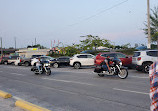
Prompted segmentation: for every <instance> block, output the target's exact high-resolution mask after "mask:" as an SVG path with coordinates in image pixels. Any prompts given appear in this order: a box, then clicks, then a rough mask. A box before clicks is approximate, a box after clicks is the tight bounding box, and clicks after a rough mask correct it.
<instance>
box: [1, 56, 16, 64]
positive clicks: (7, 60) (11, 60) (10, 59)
mask: <svg viewBox="0 0 158 111" xmlns="http://www.w3.org/2000/svg"><path fill="white" fill-rule="evenodd" d="M18 57H19V56H9V57H6V58H5V59H4V60H3V64H6V65H7V64H15V61H16V60H17V58H18Z"/></svg>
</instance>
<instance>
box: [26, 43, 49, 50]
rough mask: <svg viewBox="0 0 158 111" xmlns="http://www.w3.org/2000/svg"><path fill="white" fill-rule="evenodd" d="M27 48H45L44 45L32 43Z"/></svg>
mask: <svg viewBox="0 0 158 111" xmlns="http://www.w3.org/2000/svg"><path fill="white" fill-rule="evenodd" d="M27 48H39V49H46V47H44V46H42V45H40V44H37V45H33V46H30V45H28V46H27Z"/></svg>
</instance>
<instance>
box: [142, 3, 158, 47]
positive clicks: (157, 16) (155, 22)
mask: <svg viewBox="0 0 158 111" xmlns="http://www.w3.org/2000/svg"><path fill="white" fill-rule="evenodd" d="M151 12H152V14H151V15H150V29H151V41H152V42H153V43H156V41H157V45H158V6H157V7H154V10H151ZM145 26H146V27H147V23H145ZM143 30H144V31H145V34H146V35H147V34H148V28H145V29H143Z"/></svg>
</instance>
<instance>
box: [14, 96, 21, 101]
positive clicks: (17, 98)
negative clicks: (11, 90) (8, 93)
mask: <svg viewBox="0 0 158 111" xmlns="http://www.w3.org/2000/svg"><path fill="white" fill-rule="evenodd" d="M12 98H13V99H16V100H23V99H21V98H19V97H16V96H13V97H12Z"/></svg>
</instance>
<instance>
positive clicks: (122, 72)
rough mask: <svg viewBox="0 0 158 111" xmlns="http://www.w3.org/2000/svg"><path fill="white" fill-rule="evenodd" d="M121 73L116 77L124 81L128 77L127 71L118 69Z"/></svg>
mask: <svg viewBox="0 0 158 111" xmlns="http://www.w3.org/2000/svg"><path fill="white" fill-rule="evenodd" d="M120 70H121V72H119V73H118V77H119V78H121V79H125V78H127V76H128V70H127V69H120Z"/></svg>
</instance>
